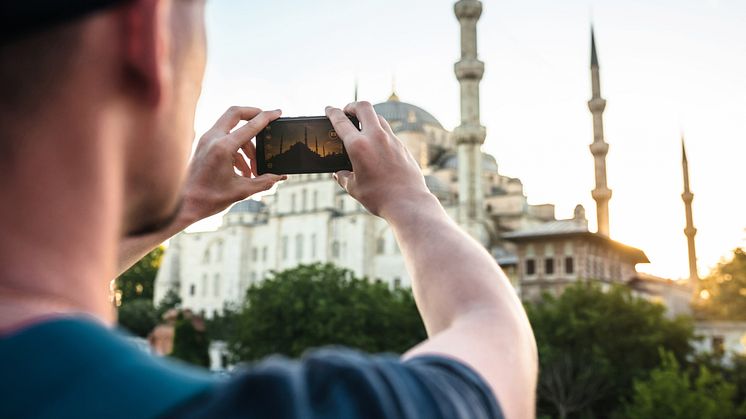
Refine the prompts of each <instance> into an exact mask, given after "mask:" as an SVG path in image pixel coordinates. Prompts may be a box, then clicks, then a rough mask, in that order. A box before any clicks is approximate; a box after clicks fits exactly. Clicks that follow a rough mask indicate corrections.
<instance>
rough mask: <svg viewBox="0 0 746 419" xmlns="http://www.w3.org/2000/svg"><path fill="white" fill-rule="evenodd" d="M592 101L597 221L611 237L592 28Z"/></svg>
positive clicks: (601, 101)
mask: <svg viewBox="0 0 746 419" xmlns="http://www.w3.org/2000/svg"><path fill="white" fill-rule="evenodd" d="M591 91H592V96H591V100H589V101H588V109H590V111H591V114H592V115H593V144H591V145H590V149H591V154H593V160H594V165H595V168H596V188H595V189H594V190H593V192H592V196H593V199H594V200H595V201H596V219H597V221H598V233H599V234H603V235H604V236H607V237H608V236H609V200H610V199H611V189H609V188H608V186H607V183H606V154H608V152H609V145H608V144H607V143H606V141H605V140H604V118H603V115H604V109H606V100H605V99H603V98H602V97H601V75H600V71H599V66H598V54H597V52H596V35H595V33H594V30H593V26H591Z"/></svg>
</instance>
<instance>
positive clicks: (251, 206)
mask: <svg viewBox="0 0 746 419" xmlns="http://www.w3.org/2000/svg"><path fill="white" fill-rule="evenodd" d="M264 207H265V205H264V204H263V203H262V202H259V201H255V200H253V199H247V200H245V201H241V202H238V203H236V204H235V205H233V206H232V207H231V209H230V210H228V214H240V213H258V212H261V211H262V210H263V209H264Z"/></svg>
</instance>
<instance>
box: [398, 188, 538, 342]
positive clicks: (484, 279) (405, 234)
mask: <svg viewBox="0 0 746 419" xmlns="http://www.w3.org/2000/svg"><path fill="white" fill-rule="evenodd" d="M414 198H416V199H412V200H411V201H408V202H402V203H400V204H399V205H398V206H397V207H396V208H394V209H392V210H390V211H389V213H387V214H386V218H387V220H388V221H389V223H390V224H391V226H392V228H393V231H394V234H395V235H396V239H397V241H398V243H399V245H400V246H401V249H402V253H403V254H404V256H405V260H406V261H407V267H408V269H409V272H410V274H411V276H412V288H413V290H414V293H415V297H416V299H417V303H418V306H419V308H420V311H421V313H422V317H423V320H424V322H425V326H426V327H427V330H428V333H429V334H430V335H434V334H436V333H438V332H440V331H442V330H444V329H446V328H448V327H449V326H450V325H451V324H452V323H453V322H454V321H456V320H458V319H459V318H460V317H462V316H466V315H472V314H473V313H474V312H475V311H479V310H490V311H491V312H495V311H496V310H497V311H498V312H501V313H504V315H505V316H509V317H511V318H513V317H516V316H518V317H521V316H523V308H522V307H521V305H520V302H519V301H518V299H517V297H516V295H515V292H514V290H513V288H512V286H511V285H510V283H509V281H508V280H507V278H506V277H505V274H504V273H503V272H502V270H501V269H500V268H499V266H498V265H497V263H496V262H495V260H494V259H493V258H492V257H491V256H490V254H489V253H488V252H487V251H486V250H485V249H484V247H483V246H481V245H480V244H479V243H478V242H477V241H476V240H474V239H472V238H471V237H470V236H469V235H468V234H466V233H465V232H464V231H462V230H461V228H459V227H458V225H456V223H454V222H453V220H451V218H450V217H449V216H448V215H447V214H446V212H445V210H444V209H443V207H442V206H441V205H440V203H439V202H438V200H437V198H435V197H434V196H432V195H431V194H427V195H423V196H422V197H414ZM511 320H512V319H511Z"/></svg>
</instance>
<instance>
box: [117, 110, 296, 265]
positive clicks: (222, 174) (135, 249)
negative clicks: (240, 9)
mask: <svg viewBox="0 0 746 419" xmlns="http://www.w3.org/2000/svg"><path fill="white" fill-rule="evenodd" d="M280 114H281V112H280V111H279V110H277V111H264V112H263V111H261V110H260V109H257V108H248V107H239V106H233V107H231V108H229V109H228V110H227V111H226V112H225V113H224V114H223V116H221V117H220V119H218V121H217V122H216V123H215V125H214V126H213V127H212V128H211V129H210V130H209V131H207V133H205V135H203V136H202V138H200V140H199V143H198V144H197V148H196V149H195V151H194V157H193V158H192V161H191V162H190V164H189V171H188V173H187V178H186V182H185V184H184V191H183V193H182V202H181V206H180V207H179V210H178V212H177V213H176V214H174V217H173V219H172V220H171V222H170V223H168V225H166V226H164V227H163V228H162V229H160V230H158V231H155V232H152V233H149V234H146V235H141V236H134V237H132V236H130V237H124V238H123V239H122V241H121V243H120V247H119V273H120V274H121V273H122V272H124V271H126V270H127V269H129V268H130V267H131V266H132V265H134V264H135V263H136V262H137V261H138V260H140V259H141V258H142V257H143V256H145V255H146V254H147V253H148V252H150V251H151V250H153V249H154V248H156V247H157V246H158V245H160V244H161V243H163V242H164V241H165V240H167V239H168V238H170V237H171V236H173V235H175V234H176V233H178V232H180V231H182V230H184V229H185V228H187V227H189V226H190V225H192V224H194V223H195V222H197V221H199V220H202V219H204V218H207V217H209V216H211V215H214V214H217V213H219V212H220V211H222V210H224V209H226V208H228V206H229V205H231V204H233V203H234V202H237V201H240V200H242V199H246V198H248V197H249V196H251V195H254V194H255V193H258V192H262V191H266V190H268V189H270V188H272V186H274V185H275V183H277V182H279V181H281V180H285V179H286V178H287V177H286V176H278V175H273V174H265V175H262V176H259V177H256V176H257V172H256V149H255V147H254V144H252V143H251V139H252V138H254V137H255V136H256V135H257V134H258V133H259V132H260V131H261V130H263V129H264V128H265V127H266V126H267V124H269V123H270V122H272V121H274V120H275V119H277V118H279V117H280ZM241 121H248V122H247V123H246V125H244V126H242V127H240V128H238V129H235V130H234V128H235V127H236V126H237V125H238V124H239V123H240V122H241ZM240 150H242V151H243V154H242V153H240V152H239V151H240ZM246 158H248V159H249V162H248V163H247V161H246ZM236 171H238V172H240V174H239V173H236Z"/></svg>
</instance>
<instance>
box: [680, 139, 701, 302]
mask: <svg viewBox="0 0 746 419" xmlns="http://www.w3.org/2000/svg"><path fill="white" fill-rule="evenodd" d="M681 166H682V169H683V170H684V193H682V194H681V199H682V200H684V208H685V210H686V228H685V229H684V234H686V244H687V247H688V248H689V285H690V286H691V288H692V294H693V296H694V298H695V299H696V298H698V297H699V273H698V272H697V250H696V248H695V247H694V236H696V235H697V229H696V228H694V217H693V216H692V201H694V194H693V193H692V191H691V190H690V189H689V161H688V160H687V158H686V146H685V145H684V136H683V135H682V136H681Z"/></svg>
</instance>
